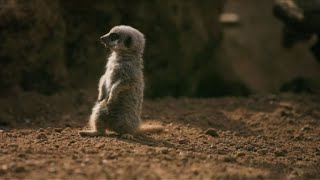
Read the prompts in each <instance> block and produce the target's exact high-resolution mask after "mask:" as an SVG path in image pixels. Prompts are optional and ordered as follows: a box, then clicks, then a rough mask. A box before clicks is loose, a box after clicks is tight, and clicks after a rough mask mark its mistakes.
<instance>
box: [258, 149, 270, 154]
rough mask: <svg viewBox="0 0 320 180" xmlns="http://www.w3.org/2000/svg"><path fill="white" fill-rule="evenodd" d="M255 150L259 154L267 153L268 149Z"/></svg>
mask: <svg viewBox="0 0 320 180" xmlns="http://www.w3.org/2000/svg"><path fill="white" fill-rule="evenodd" d="M257 152H258V154H259V155H266V154H267V153H268V150H267V149H259V150H258V151H257Z"/></svg>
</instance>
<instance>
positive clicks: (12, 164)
mask: <svg viewBox="0 0 320 180" xmlns="http://www.w3.org/2000/svg"><path fill="white" fill-rule="evenodd" d="M90 92H91V91H87V90H83V91H80V92H74V91H70V92H65V93H62V94H56V95H54V96H50V97H46V96H40V95H37V94H33V93H21V94H20V95H16V96H8V97H6V98H1V99H0V105H1V109H0V129H1V130H0V179H49V178H50V179H53V178H54V179H71V178H72V179H73V178H75V179H128V178H132V179H133V178H134V179H218V178H230V179H234V178H236V179H243V178H258V179H270V178H272V179H274V178H277V179H278V178H285V179H291V178H293V179H295V178H297V179H301V178H302V179H310V178H312V179H318V178H320V126H319V125H320V97H319V96H316V95H290V94H281V95H255V96H250V97H248V98H245V97H243V98H238V97H226V98H213V99H188V98H180V99H173V98H164V99H154V100H146V102H145V104H144V112H143V116H142V118H143V120H144V121H146V122H145V123H156V124H161V125H162V126H164V128H165V131H164V132H162V133H158V134H146V135H145V136H139V137H135V138H134V139H133V140H127V139H121V138H120V137H118V136H117V135H116V134H110V135H109V136H108V137H97V138H82V137H80V136H79V135H78V134H77V133H78V131H79V130H80V129H81V128H82V127H83V126H85V124H86V120H87V117H88V116H89V115H90V111H91V110H90V108H91V106H92V105H93V102H94V98H95V97H94V96H92V95H89V94H91V93H90ZM93 94H95V93H93ZM208 128H212V129H209V130H208Z"/></svg>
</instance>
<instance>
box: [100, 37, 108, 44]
mask: <svg viewBox="0 0 320 180" xmlns="http://www.w3.org/2000/svg"><path fill="white" fill-rule="evenodd" d="M100 41H101V42H102V43H106V42H107V35H103V36H101V37H100Z"/></svg>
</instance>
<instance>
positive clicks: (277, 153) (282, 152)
mask: <svg viewBox="0 0 320 180" xmlns="http://www.w3.org/2000/svg"><path fill="white" fill-rule="evenodd" d="M286 154H287V151H286V150H279V149H278V150H276V151H275V152H274V155H275V156H276V157H283V156H286Z"/></svg>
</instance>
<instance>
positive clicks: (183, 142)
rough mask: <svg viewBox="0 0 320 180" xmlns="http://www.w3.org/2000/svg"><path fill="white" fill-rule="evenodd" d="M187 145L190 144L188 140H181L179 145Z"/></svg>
mask: <svg viewBox="0 0 320 180" xmlns="http://www.w3.org/2000/svg"><path fill="white" fill-rule="evenodd" d="M187 143H188V140H186V139H180V140H179V144H187Z"/></svg>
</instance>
